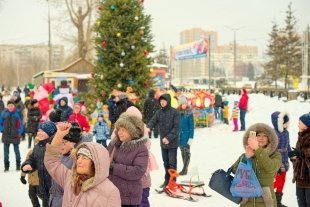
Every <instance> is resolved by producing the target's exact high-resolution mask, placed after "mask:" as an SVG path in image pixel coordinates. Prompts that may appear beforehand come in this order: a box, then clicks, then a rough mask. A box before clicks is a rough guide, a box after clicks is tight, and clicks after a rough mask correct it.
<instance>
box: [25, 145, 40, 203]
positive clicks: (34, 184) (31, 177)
mask: <svg viewBox="0 0 310 207" xmlns="http://www.w3.org/2000/svg"><path fill="white" fill-rule="evenodd" d="M31 154H32V149H31V150H29V152H28V153H27V156H26V160H27V159H28V158H29V156H30V155H31ZM25 177H26V173H24V172H21V176H20V181H21V182H22V184H24V185H26V184H27V181H26V179H25ZM28 183H29V188H28V195H29V198H30V200H31V203H32V206H33V207H40V203H39V199H38V196H37V194H39V177H38V171H37V170H35V171H33V172H32V173H30V174H28Z"/></svg>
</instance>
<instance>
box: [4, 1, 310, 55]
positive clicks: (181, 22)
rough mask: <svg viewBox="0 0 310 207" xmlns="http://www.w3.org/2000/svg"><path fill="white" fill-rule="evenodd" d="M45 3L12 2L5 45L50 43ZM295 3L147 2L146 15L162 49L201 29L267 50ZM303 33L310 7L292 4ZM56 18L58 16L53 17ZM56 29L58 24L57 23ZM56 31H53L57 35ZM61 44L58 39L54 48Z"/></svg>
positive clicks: (304, 3) (225, 41)
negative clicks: (275, 28)
mask: <svg viewBox="0 0 310 207" xmlns="http://www.w3.org/2000/svg"><path fill="white" fill-rule="evenodd" d="M45 2H46V1H45V0H42V2H41V1H39V0H6V2H5V3H3V4H2V5H1V8H0V44H13V43H23V44H39V43H47V41H48V26H47V7H46V5H45ZM289 2H290V1H289V0H145V1H144V5H145V12H146V13H147V14H150V15H151V16H152V19H153V22H152V26H153V28H152V32H153V34H154V44H155V45H156V47H157V48H161V47H162V45H165V47H166V48H169V46H170V45H177V44H178V43H179V33H180V31H182V30H184V29H189V28H193V27H200V28H202V29H204V30H212V31H217V32H218V37H219V39H218V40H219V43H220V44H228V43H229V42H231V41H232V40H233V32H232V31H231V30H229V29H227V28H226V26H229V27H231V28H240V27H242V29H240V30H239V31H237V33H236V34H237V43H239V44H248V45H255V46H258V47H259V50H260V52H261V49H262V47H264V45H266V43H267V41H268V39H269V36H268V34H269V33H270V31H271V28H272V21H276V22H277V23H278V24H279V25H280V27H283V26H284V19H285V17H286V13H285V12H286V11H287V6H288V4H289ZM292 2H293V11H294V15H295V17H296V19H297V20H298V25H297V26H298V30H299V31H303V30H304V29H305V28H306V25H307V24H310V1H309V0H292ZM51 15H53V11H52V12H51ZM52 24H53V22H52ZM55 34H56V31H53V35H55ZM55 41H57V38H56V37H52V42H53V43H55Z"/></svg>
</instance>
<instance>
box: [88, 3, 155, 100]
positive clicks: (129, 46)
mask: <svg viewBox="0 0 310 207" xmlns="http://www.w3.org/2000/svg"><path fill="white" fill-rule="evenodd" d="M98 13H99V16H98V19H97V21H96V25H95V28H94V30H95V32H96V38H95V44H96V51H97V61H96V63H95V68H94V74H93V79H92V80H91V86H92V94H93V97H98V95H100V94H102V95H103V96H107V95H108V94H110V93H111V91H112V90H113V89H117V90H121V91H126V88H127V87H131V88H132V89H133V91H134V92H135V93H136V94H137V95H138V96H139V97H140V98H144V97H145V95H146V93H147V90H148V88H149V87H151V86H152V84H153V80H152V79H151V77H150V69H149V68H148V65H150V64H151V62H152V59H151V58H150V57H149V55H148V54H149V53H150V52H153V49H154V46H153V45H152V40H153V36H152V34H151V25H150V24H151V16H150V15H146V14H144V6H143V1H140V0H103V1H100V5H99V6H98Z"/></svg>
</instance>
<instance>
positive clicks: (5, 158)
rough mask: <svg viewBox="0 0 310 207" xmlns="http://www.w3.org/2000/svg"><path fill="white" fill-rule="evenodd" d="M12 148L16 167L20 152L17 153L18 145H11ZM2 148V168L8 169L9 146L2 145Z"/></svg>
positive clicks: (18, 162) (18, 163)
mask: <svg viewBox="0 0 310 207" xmlns="http://www.w3.org/2000/svg"><path fill="white" fill-rule="evenodd" d="M13 146H14V152H15V159H16V165H20V152H19V144H13ZM3 147H4V150H3V152H4V167H5V168H7V169H8V168H9V167H10V160H9V156H10V144H5V143H4V144H3Z"/></svg>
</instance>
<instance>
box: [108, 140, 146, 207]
mask: <svg viewBox="0 0 310 207" xmlns="http://www.w3.org/2000/svg"><path fill="white" fill-rule="evenodd" d="M147 140H148V138H147V137H142V138H139V139H134V140H131V141H129V142H124V143H122V142H121V141H120V140H119V138H118V137H115V139H113V140H112V141H111V143H110V145H109V146H108V151H109V153H110V156H111V153H112V151H113V148H115V150H114V155H113V162H114V167H113V170H112V171H110V175H109V179H110V180H111V181H112V183H113V184H114V185H115V186H116V187H117V188H118V189H119V191H120V194H121V200H122V205H139V204H140V202H141V199H142V181H141V178H142V177H143V175H144V174H145V173H146V170H147V166H148V160H149V155H148V149H147V147H146V146H145V143H146V142H147Z"/></svg>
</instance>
